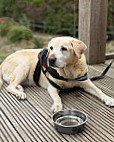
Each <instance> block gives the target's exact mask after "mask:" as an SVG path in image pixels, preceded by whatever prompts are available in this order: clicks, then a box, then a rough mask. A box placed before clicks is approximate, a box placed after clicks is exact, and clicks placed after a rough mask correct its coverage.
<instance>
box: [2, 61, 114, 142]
mask: <svg viewBox="0 0 114 142" xmlns="http://www.w3.org/2000/svg"><path fill="white" fill-rule="evenodd" d="M108 63H109V61H106V63H105V64H99V65H93V66H89V75H90V76H95V75H99V74H100V72H102V71H103V69H104V68H105V67H106V66H107V64H108ZM94 83H95V84H96V85H97V86H98V87H99V88H100V89H101V90H102V91H103V92H104V93H106V94H107V95H108V96H112V97H114V64H113V65H112V67H111V68H110V70H109V72H108V73H107V75H106V76H105V78H104V79H101V80H98V81H95V82H94ZM6 86H7V85H6V84H4V86H3V88H2V90H1V91H0V96H1V102H0V105H1V141H4V142H7V141H8V142H16V141H18V142H22V141H25V142H42V141H43V142H51V141H52V142H114V107H112V108H109V107H107V106H105V105H104V104H103V103H101V102H100V101H99V100H97V99H96V98H94V97H93V96H91V95H89V94H87V93H85V92H83V91H81V90H78V91H74V92H71V93H70V92H69V93H65V92H63V93H62V94H61V97H62V102H63V104H64V108H65V109H67V108H71V109H78V110H81V111H84V112H85V113H87V115H88V121H87V123H86V126H85V129H84V131H83V132H82V133H79V134H75V135H65V134H60V133H58V132H57V131H56V130H55V128H54V126H53V123H52V120H51V115H52V113H51V110H50V108H51V106H52V103H53V102H52V100H51V98H50V96H49V94H48V92H47V91H46V90H44V89H42V88H40V87H26V88H25V92H26V93H27V100H25V101H18V100H17V99H16V98H15V97H14V96H13V95H11V94H9V93H8V92H7V91H6V89H5V87H6Z"/></svg>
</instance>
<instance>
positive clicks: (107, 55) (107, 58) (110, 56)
mask: <svg viewBox="0 0 114 142" xmlns="http://www.w3.org/2000/svg"><path fill="white" fill-rule="evenodd" d="M105 59H106V60H109V59H114V52H113V53H106V57H105Z"/></svg>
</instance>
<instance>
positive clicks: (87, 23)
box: [79, 0, 108, 64]
mask: <svg viewBox="0 0 114 142" xmlns="http://www.w3.org/2000/svg"><path fill="white" fill-rule="evenodd" d="M107 6H108V0H79V39H80V40H82V41H84V42H85V43H86V45H87V46H88V49H87V51H86V53H85V54H86V58H87V62H88V64H95V63H103V62H104V61H105V48H106V26H107Z"/></svg>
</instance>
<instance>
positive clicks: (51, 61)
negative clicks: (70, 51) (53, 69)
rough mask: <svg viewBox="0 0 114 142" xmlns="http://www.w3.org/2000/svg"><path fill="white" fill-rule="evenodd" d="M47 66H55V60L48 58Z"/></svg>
mask: <svg viewBox="0 0 114 142" xmlns="http://www.w3.org/2000/svg"><path fill="white" fill-rule="evenodd" d="M48 61H49V66H55V62H56V58H55V57H49V58H48Z"/></svg>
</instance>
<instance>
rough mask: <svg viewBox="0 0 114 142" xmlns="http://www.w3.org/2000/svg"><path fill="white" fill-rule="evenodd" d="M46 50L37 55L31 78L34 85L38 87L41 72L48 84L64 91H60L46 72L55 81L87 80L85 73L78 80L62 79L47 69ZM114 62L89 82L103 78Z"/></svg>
mask: <svg viewBox="0 0 114 142" xmlns="http://www.w3.org/2000/svg"><path fill="white" fill-rule="evenodd" d="M47 54H48V49H46V48H45V49H43V50H42V51H41V52H40V53H39V55H38V58H39V61H38V63H37V65H36V69H35V71H34V76H33V79H34V81H35V83H36V85H38V80H39V77H40V73H41V70H42V72H43V73H44V75H45V76H46V78H47V80H48V81H49V82H50V84H51V85H52V86H53V87H55V88H57V89H59V90H64V89H62V88H61V87H60V86H59V85H57V84H56V83H55V82H53V81H52V80H50V79H49V78H48V77H47V75H46V73H47V72H48V73H49V74H50V75H51V76H52V77H53V78H56V79H59V80H63V81H74V80H76V81H85V80H87V79H88V77H87V73H85V74H84V75H83V76H81V77H79V78H75V79H68V78H64V77H63V76H60V75H59V74H58V72H57V71H56V70H55V69H53V68H51V67H48V65H47V57H48V55H47ZM113 62H114V59H113V61H112V62H111V63H110V64H109V65H108V67H107V68H106V69H105V70H104V71H103V73H102V74H101V75H100V76H97V77H92V78H90V80H92V81H94V80H97V79H100V78H103V77H104V76H105V74H106V73H107V71H108V70H109V68H110V67H111V65H112V63H113Z"/></svg>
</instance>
